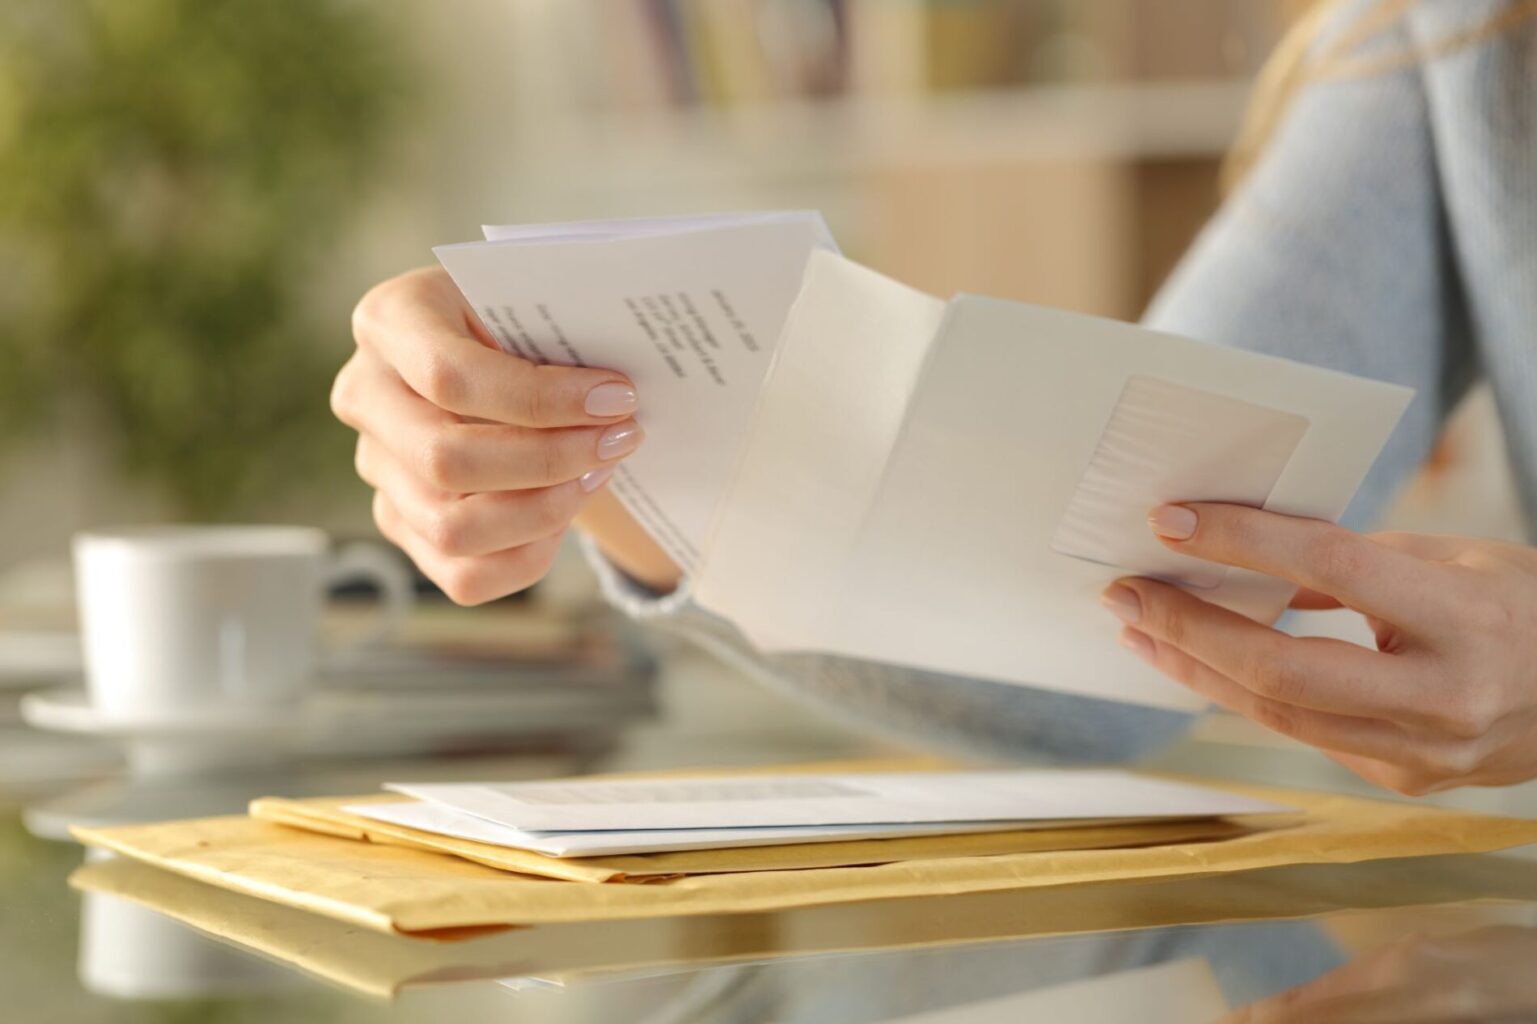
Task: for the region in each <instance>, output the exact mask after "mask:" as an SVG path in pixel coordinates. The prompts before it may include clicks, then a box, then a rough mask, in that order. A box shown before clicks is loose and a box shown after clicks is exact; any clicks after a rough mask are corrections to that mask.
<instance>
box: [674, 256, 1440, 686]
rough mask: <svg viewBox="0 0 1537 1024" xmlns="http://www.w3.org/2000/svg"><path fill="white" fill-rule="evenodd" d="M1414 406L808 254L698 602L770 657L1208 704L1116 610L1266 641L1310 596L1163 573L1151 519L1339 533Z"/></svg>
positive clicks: (1187, 563) (1391, 393)
mask: <svg viewBox="0 0 1537 1024" xmlns="http://www.w3.org/2000/svg"><path fill="white" fill-rule="evenodd" d="M1412 396H1413V392H1412V391H1410V390H1409V389H1407V388H1403V387H1399V386H1397V385H1393V384H1385V383H1381V382H1378V381H1369V380H1364V379H1362V378H1359V377H1352V376H1350V375H1348V374H1343V373H1337V372H1334V371H1331V370H1324V369H1320V368H1318V367H1314V366H1308V365H1304V364H1301V363H1294V362H1291V361H1288V360H1284V359H1276V358H1273V357H1269V356H1263V355H1258V354H1255V353H1251V352H1243V351H1239V350H1236V349H1229V348H1224V347H1221V346H1217V345H1210V344H1204V343H1202V342H1197V341H1192V340H1189V339H1186V338H1180V337H1177V336H1174V335H1169V334H1163V333H1160V332H1157V331H1151V330H1147V329H1145V328H1142V327H1138V326H1135V325H1132V324H1125V323H1120V322H1117V321H1112V320H1105V319H1100V318H1097V317H1089V316H1081V315H1077V314H1073V313H1066V312H1062V311H1060V310H1053V309H1043V308H1040V307H1035V306H1028V305H1024V304H1023V303H1017V302H1004V301H1000V300H996V299H985V298H977V297H973V296H961V297H959V298H957V299H954V300H952V301H951V302H949V303H948V304H947V303H943V302H941V301H940V300H938V299H935V298H932V297H930V296H927V295H923V294H922V293H920V292H915V291H913V290H912V289H910V288H907V287H905V286H904V285H901V284H898V283H897V282H895V281H892V280H890V279H888V278H885V277H882V276H881V275H879V274H876V273H875V272H873V271H871V270H868V269H866V268H864V267H861V266H859V265H858V264H856V263H853V262H851V261H849V260H847V259H844V258H842V257H840V256H837V255H835V254H832V253H825V252H818V253H814V254H813V255H812V256H811V259H810V265H809V267H808V270H807V274H806V280H805V282H804V284H803V285H802V288H801V292H800V295H799V297H798V298H797V300H796V305H795V308H794V310H792V312H791V315H790V318H789V320H788V321H787V323H786V326H785V331H784V334H783V336H782V337H781V339H780V343H779V351H778V354H777V356H776V358H775V363H774V367H773V370H772V373H771V374H770V376H769V378H768V380H767V381H765V384H764V392H763V398H762V400H761V401H760V402H759V405H758V411H757V414H756V416H755V418H754V420H753V424H752V428H751V430H750V431H749V433H748V438H747V447H746V450H745V452H744V454H743V456H742V459H741V463H740V465H739V467H738V469H737V474H736V477H735V480H734V481H733V483H732V485H731V487H730V489H729V490H728V491H727V493H726V496H725V498H724V500H723V501H722V502H721V506H720V513H719V515H718V517H717V519H716V526H715V529H714V532H713V534H712V538H711V541H710V543H709V546H708V547H707V549H706V555H705V558H704V559H703V560H702V565H701V568H700V569H699V571H698V573H697V576H696V579H695V595H696V597H697V599H698V600H699V602H700V603H701V604H703V605H704V606H705V607H707V608H710V609H712V610H714V611H716V612H719V613H720V614H722V615H723V616H725V617H726V618H728V619H730V620H732V621H733V622H735V623H736V624H737V625H739V626H740V627H741V628H742V629H743V631H744V632H745V633H746V634H747V635H748V637H749V638H750V639H751V640H752V641H753V642H754V643H755V644H756V645H758V646H759V647H761V648H763V649H765V650H808V651H820V652H829V653H835V654H842V655H847V656H850V657H857V658H864V659H868V660H873V661H883V662H892V663H897V664H903V665H912V666H917V667H920V668H926V669H932V670H935V671H939V672H948V673H954V674H959V675H964V676H973V677H979V678H984V679H994V680H999V681H1002V682H1010V683H1023V684H1029V685H1035V686H1039V687H1043V688H1046V689H1054V690H1063V691H1068V692H1072V693H1078V694H1085V695H1088V696H1094V697H1103V698H1109V699H1115V700H1122V701H1128V702H1133V703H1139V704H1149V705H1156V706H1166V707H1172V708H1191V707H1199V706H1201V705H1202V704H1203V703H1204V702H1203V701H1201V700H1200V699H1199V698H1198V697H1197V696H1196V695H1194V694H1192V693H1191V692H1189V691H1188V690H1186V689H1184V688H1183V687H1180V686H1178V685H1177V684H1175V683H1172V682H1170V681H1168V680H1167V679H1164V678H1163V677H1162V676H1160V675H1159V674H1158V673H1157V672H1156V671H1155V670H1153V669H1152V668H1151V667H1149V666H1147V665H1146V664H1144V663H1143V662H1142V661H1141V660H1139V659H1137V658H1136V657H1135V656H1134V655H1132V654H1130V653H1129V652H1127V651H1124V650H1122V649H1121V648H1120V647H1119V646H1118V645H1117V644H1116V643H1115V633H1116V629H1117V628H1118V625H1119V624H1118V623H1116V622H1115V620H1114V619H1113V618H1112V617H1111V616H1110V615H1109V614H1108V613H1107V612H1106V611H1105V610H1104V609H1103V608H1102V607H1100V604H1099V600H1098V598H1099V594H1100V592H1101V591H1102V590H1103V589H1104V588H1105V587H1106V586H1108V585H1109V584H1110V583H1111V582H1113V581H1114V580H1115V579H1117V578H1118V577H1121V576H1125V575H1153V576H1159V577H1163V578H1166V579H1170V580H1174V581H1177V582H1184V583H1187V584H1191V585H1193V586H1195V587H1196V588H1198V593H1199V594H1200V596H1201V597H1202V598H1203V599H1205V600H1207V601H1210V602H1212V603H1214V604H1218V605H1220V606H1222V607H1225V608H1229V609H1232V610H1233V611H1237V612H1239V613H1241V614H1244V615H1247V616H1249V617H1250V618H1253V619H1256V620H1259V621H1261V622H1271V621H1274V619H1275V618H1276V617H1277V616H1279V615H1280V613H1281V611H1282V610H1283V609H1284V608H1285V606H1286V603H1287V601H1288V600H1289V599H1290V596H1291V594H1292V593H1293V592H1294V590H1295V587H1294V586H1293V585H1291V584H1288V583H1286V582H1284V581H1282V580H1277V579H1273V578H1270V577H1266V576H1262V575H1260V574H1258V573H1254V572H1249V571H1246V570H1240V569H1223V568H1221V567H1214V566H1210V565H1206V564H1203V563H1200V562H1197V561H1196V560H1194V559H1190V558H1188V557H1184V556H1180V555H1176V554H1173V553H1171V552H1169V551H1168V550H1167V549H1165V548H1164V546H1163V545H1162V544H1160V543H1159V542H1158V541H1157V540H1156V539H1154V538H1153V536H1152V533H1151V531H1150V530H1149V529H1148V527H1147V524H1146V516H1147V514H1148V512H1150V511H1151V510H1152V509H1153V507H1154V506H1156V505H1159V504H1162V503H1165V502H1171V501H1201V500H1211V501H1228V502H1237V503H1241V504H1246V505H1253V506H1258V507H1264V508H1267V509H1272V510H1275V511H1277V512H1283V513H1286V514H1289V515H1298V516H1309V517H1314V518H1318V519H1328V520H1334V519H1337V518H1338V517H1339V516H1340V514H1341V513H1342V512H1343V511H1344V509H1345V507H1346V505H1347V504H1348V503H1349V501H1350V498H1351V497H1352V495H1353V494H1354V493H1355V490H1356V488H1357V487H1358V486H1359V485H1360V482H1361V480H1362V478H1363V477H1364V476H1365V475H1366V472H1367V470H1368V469H1369V468H1370V467H1371V464H1372V462H1373V460H1375V458H1376V457H1377V454H1378V453H1379V452H1380V451H1381V449H1382V446H1383V444H1384V443H1386V441H1387V438H1388V436H1389V434H1390V433H1391V432H1392V430H1393V427H1394V425H1395V424H1396V423H1397V422H1398V419H1399V417H1400V415H1401V414H1402V413H1403V410H1404V409H1405V407H1406V406H1407V405H1408V402H1409V400H1410V398H1411V397H1412Z"/></svg>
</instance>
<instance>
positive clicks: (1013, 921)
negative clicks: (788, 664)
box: [70, 855, 1537, 998]
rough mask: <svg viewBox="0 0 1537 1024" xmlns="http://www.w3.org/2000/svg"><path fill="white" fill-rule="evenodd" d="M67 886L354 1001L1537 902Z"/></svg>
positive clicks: (1432, 885) (1536, 877)
mask: <svg viewBox="0 0 1537 1024" xmlns="http://www.w3.org/2000/svg"><path fill="white" fill-rule="evenodd" d="M70 884H71V885H72V886H74V887H75V888H76V889H80V890H82V891H84V892H88V893H96V894H100V895H103V896H106V897H108V898H119V899H125V900H129V901H131V902H133V903H136V904H138V905H140V906H142V907H146V908H148V909H150V910H154V911H156V912H158V913H161V914H165V915H167V916H168V917H171V918H173V919H174V920H177V921H180V922H181V923H182V924H185V925H189V926H190V927H193V928H196V929H198V930H199V931H201V932H203V933H204V934H207V935H210V936H212V937H214V938H216V939H221V940H223V941H226V942H231V943H234V944H235V945H237V946H239V947H242V948H245V949H249V950H252V951H255V952H258V953H261V954H264V955H266V956H270V957H272V958H273V959H276V960H279V961H281V962H283V963H286V964H290V965H292V966H294V967H296V968H299V969H300V970H304V971H307V972H309V973H310V974H312V975H315V976H317V977H320V978H324V979H326V980H328V981H333V982H336V983H338V984H341V985H344V986H346V987H348V988H351V989H353V990H354V991H358V992H362V993H364V994H366V995H372V996H377V997H382V998H390V997H393V996H395V995H397V994H398V993H399V992H400V991H401V990H403V989H406V988H413V987H417V986H423V985H431V984H442V983H447V982H458V981H484V980H491V979H496V978H504V977H508V976H512V975H523V976H540V977H559V978H561V979H562V980H568V981H569V980H573V979H577V978H584V977H592V976H600V977H601V976H603V975H610V974H613V973H616V972H629V971H636V970H654V969H664V968H665V969H695V968H700V967H706V966H710V965H719V964H729V963H742V962H761V961H763V960H767V959H779V958H788V957H805V956H825V955H829V954H841V953H872V952H881V951H893V950H916V949H929V948H936V947H944V946H952V947H953V946H961V945H969V944H981V943H989V942H993V943H996V942H1004V941H1016V940H1027V939H1032V938H1038V937H1042V936H1050V935H1073V934H1084V933H1095V932H1118V931H1131V930H1137V929H1145V928H1165V927H1171V926H1175V925H1199V924H1217V923H1233V922H1238V921H1255V920H1281V919H1287V918H1309V917H1319V916H1322V915H1326V914H1335V913H1341V912H1348V911H1365V910H1380V909H1387V908H1401V907H1430V906H1446V905H1460V906H1467V905H1469V904H1479V905H1488V906H1498V905H1502V904H1510V903H1528V904H1530V903H1537V872H1533V871H1532V869H1531V865H1530V863H1528V862H1526V861H1524V860H1517V859H1515V858H1511V857H1489V856H1476V855H1475V856H1468V857H1422V858H1419V859H1417V860H1407V861H1401V862H1398V863H1395V864H1393V865H1391V867H1390V868H1388V869H1384V867H1383V866H1382V865H1374V864H1356V865H1334V864H1303V865H1294V866H1291V867H1280V868H1269V869H1266V870H1261V871H1246V872H1235V873H1229V874H1224V875H1213V876H1209V877H1205V878H1187V879H1180V880H1175V881H1163V880H1160V881H1153V882H1141V883H1128V884H1122V885H1109V886H1095V887H1093V888H1087V887H1081V886H1059V887H1057V888H1052V889H1031V890H1018V891H1015V892H1002V893H1000V892H985V893H972V894H969V895H960V896H943V897H929V898H927V899H911V900H880V901H873V902H870V903H863V904H856V905H843V906H831V907H804V908H800V909H797V910H787V911H781V912H777V913H767V914H732V915H729V916H723V917H677V918H661V919H657V920H637V921H623V922H601V923H596V924H594V923H578V924H564V925H550V926H547V927H542V928H533V929H527V928H521V929H511V930H506V931H500V932H497V933H495V934H492V935H484V936H481V937H479V938H471V939H466V940H464V941H462V942H452V943H447V942H421V941H419V940H417V939H414V938H405V937H401V936H392V935H380V934H378V933H376V932H373V931H369V930H366V929H360V928H357V927H355V926H352V925H348V924H344V923H343V922H341V921H335V920H332V919H330V918H327V917H321V916H320V915H318V914H309V913H305V912H304V911H301V910H295V909H293V908H292V907H285V906H280V905H278V904H276V903H269V902H267V901H266V900H258V899H253V898H252V897H250V896H243V895H241V894H239V893H234V892H229V891H227V890H223V889H218V888H215V887H213V886H210V885H205V884H204V883H202V882H195V881H193V880H192V879H190V878H184V877H182V876H181V875H175V874H172V873H171V872H169V871H162V870H161V869H159V868H153V867H150V866H149V865H147V864H141V863H139V862H137V861H132V860H125V859H123V858H120V857H113V858H110V859H108V860H102V861H96V862H94V863H91V864H87V865H85V866H84V867H82V868H79V869H77V870H76V871H75V873H74V874H72V875H71V876H70Z"/></svg>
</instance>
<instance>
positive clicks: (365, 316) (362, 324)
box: [352, 281, 392, 345]
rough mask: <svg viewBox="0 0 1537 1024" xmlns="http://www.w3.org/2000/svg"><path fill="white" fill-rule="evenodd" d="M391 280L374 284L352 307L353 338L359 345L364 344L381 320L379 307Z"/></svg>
mask: <svg viewBox="0 0 1537 1024" xmlns="http://www.w3.org/2000/svg"><path fill="white" fill-rule="evenodd" d="M391 283H392V282H391V281H384V282H381V283H379V284H376V285H374V286H373V287H372V288H370V289H368V291H366V292H364V293H363V297H362V298H360V299H358V302H357V305H355V306H353V307H352V338H353V340H354V341H356V342H357V343H358V344H359V345H362V344H364V343H365V342H366V341H367V339H368V337H369V336H370V335H371V334H372V333H373V330H374V326H375V325H376V324H377V323H378V322H379V307H380V305H381V304H382V303H383V301H384V296H385V295H386V294H387V293H388V291H389V288H390V286H391Z"/></svg>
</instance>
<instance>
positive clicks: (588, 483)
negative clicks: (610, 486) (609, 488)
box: [576, 466, 614, 494]
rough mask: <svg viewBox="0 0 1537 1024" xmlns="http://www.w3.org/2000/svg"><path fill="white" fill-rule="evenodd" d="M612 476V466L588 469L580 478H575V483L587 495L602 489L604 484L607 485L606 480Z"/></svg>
mask: <svg viewBox="0 0 1537 1024" xmlns="http://www.w3.org/2000/svg"><path fill="white" fill-rule="evenodd" d="M613 475H614V467H613V466H599V467H598V468H597V469H589V470H588V471H587V472H585V473H583V474H582V475H581V476H580V477H578V478H577V481H576V482H577V484H579V485H580V486H581V488H582V490H584V491H586V492H587V493H588V494H591V493H592V492H593V491H596V490H597V489H598V488H599V487H602V486H603V485H604V484H606V483H608V478H609V477H611V476H613Z"/></svg>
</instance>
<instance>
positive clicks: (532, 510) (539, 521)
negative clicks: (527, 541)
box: [529, 487, 577, 536]
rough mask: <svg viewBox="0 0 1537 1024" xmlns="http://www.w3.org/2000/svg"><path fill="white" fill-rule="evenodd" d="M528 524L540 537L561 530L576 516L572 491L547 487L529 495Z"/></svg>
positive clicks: (575, 505) (575, 504)
mask: <svg viewBox="0 0 1537 1024" xmlns="http://www.w3.org/2000/svg"><path fill="white" fill-rule="evenodd" d="M529 501H530V507H529V523H530V525H531V527H532V528H533V529H534V531H535V532H537V533H538V534H539V535H540V536H543V535H545V534H548V533H553V532H554V531H555V530H558V529H561V528H562V527H564V526H565V525H566V524H567V523H569V522H570V521H571V518H572V517H573V516H574V515H576V510H577V503H576V501H575V500H574V496H573V494H572V489H570V488H566V487H547V488H545V489H544V490H542V491H535V492H533V493H532V494H530V495H529Z"/></svg>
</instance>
